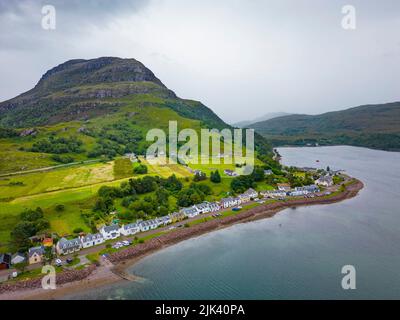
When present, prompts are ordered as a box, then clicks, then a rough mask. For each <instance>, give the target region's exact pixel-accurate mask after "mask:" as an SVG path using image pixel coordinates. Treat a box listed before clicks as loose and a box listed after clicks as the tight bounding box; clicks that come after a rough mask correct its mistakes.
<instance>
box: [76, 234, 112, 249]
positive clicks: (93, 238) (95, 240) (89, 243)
mask: <svg viewBox="0 0 400 320" xmlns="http://www.w3.org/2000/svg"><path fill="white" fill-rule="evenodd" d="M105 241H106V240H105V239H104V237H103V236H102V235H101V233H96V234H88V235H86V236H84V237H81V243H82V248H90V247H93V246H97V245H99V244H102V243H104V242H105Z"/></svg>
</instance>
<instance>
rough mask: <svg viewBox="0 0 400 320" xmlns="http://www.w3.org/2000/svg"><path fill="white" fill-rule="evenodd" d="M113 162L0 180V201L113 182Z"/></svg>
mask: <svg viewBox="0 0 400 320" xmlns="http://www.w3.org/2000/svg"><path fill="white" fill-rule="evenodd" d="M113 166H114V164H113V162H108V163H95V164H88V165H83V166H72V167H67V168H61V169H56V170H52V171H46V172H36V173H30V174H24V175H18V176H12V177H4V178H0V201H1V200H4V199H14V198H19V197H24V196H29V195H35V194H40V193H46V192H51V191H57V190H63V189H71V188H77V187H81V186H86V185H93V184H96V183H100V182H106V181H113V180H115V178H114V172H113Z"/></svg>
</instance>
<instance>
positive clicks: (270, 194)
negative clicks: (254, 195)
mask: <svg viewBox="0 0 400 320" xmlns="http://www.w3.org/2000/svg"><path fill="white" fill-rule="evenodd" d="M260 194H261V195H262V196H263V197H264V198H284V197H286V196H287V192H286V191H282V190H268V191H261V192H260Z"/></svg>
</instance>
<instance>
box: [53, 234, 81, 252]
mask: <svg viewBox="0 0 400 320" xmlns="http://www.w3.org/2000/svg"><path fill="white" fill-rule="evenodd" d="M81 249H82V243H81V239H79V238H75V239H72V240H67V239H65V238H61V239H60V240H59V241H58V242H57V246H56V251H57V254H58V255H65V254H71V253H74V252H77V251H79V250H81Z"/></svg>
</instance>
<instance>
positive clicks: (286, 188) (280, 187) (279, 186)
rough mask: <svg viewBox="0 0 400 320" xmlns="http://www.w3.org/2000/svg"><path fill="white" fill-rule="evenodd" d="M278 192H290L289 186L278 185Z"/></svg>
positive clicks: (285, 184)
mask: <svg viewBox="0 0 400 320" xmlns="http://www.w3.org/2000/svg"><path fill="white" fill-rule="evenodd" d="M278 190H279V191H286V192H288V191H290V185H289V184H287V183H278Z"/></svg>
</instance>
